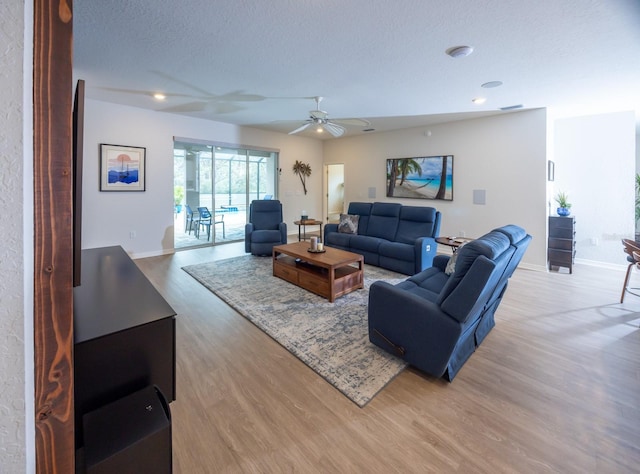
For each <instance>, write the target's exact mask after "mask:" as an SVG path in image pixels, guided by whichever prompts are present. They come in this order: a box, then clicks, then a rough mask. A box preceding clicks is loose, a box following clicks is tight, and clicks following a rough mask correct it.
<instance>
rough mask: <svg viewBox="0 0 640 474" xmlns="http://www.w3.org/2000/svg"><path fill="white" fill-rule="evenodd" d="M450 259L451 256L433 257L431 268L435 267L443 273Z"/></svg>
mask: <svg viewBox="0 0 640 474" xmlns="http://www.w3.org/2000/svg"><path fill="white" fill-rule="evenodd" d="M450 259H451V255H436V256H435V257H433V265H432V266H433V267H436V268H437V269H439V270H440V271H441V272H444V271H445V269H446V268H447V263H449V260H450Z"/></svg>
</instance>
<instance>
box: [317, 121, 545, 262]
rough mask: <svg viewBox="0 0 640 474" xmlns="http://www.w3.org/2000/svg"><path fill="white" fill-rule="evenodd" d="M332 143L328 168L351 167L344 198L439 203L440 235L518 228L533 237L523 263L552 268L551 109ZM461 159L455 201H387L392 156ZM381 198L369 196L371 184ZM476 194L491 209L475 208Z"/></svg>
mask: <svg viewBox="0 0 640 474" xmlns="http://www.w3.org/2000/svg"><path fill="white" fill-rule="evenodd" d="M428 129H429V130H430V131H431V135H430V136H427V135H425V132H426V130H427V128H414V129H408V130H400V131H394V132H387V133H378V134H372V135H364V136H358V137H352V138H348V137H347V138H344V139H340V140H329V141H328V142H326V143H325V153H324V157H325V163H345V201H346V202H347V203H348V202H351V201H389V202H400V203H402V204H406V205H413V206H421V205H426V206H433V207H435V208H437V209H438V210H439V211H441V212H442V225H441V229H440V234H441V235H461V234H462V233H464V234H465V235H466V236H468V237H472V236H480V235H482V234H485V233H486V232H488V231H490V230H491V229H493V228H495V227H498V226H501V225H505V224H517V225H520V226H522V227H524V228H525V229H526V230H527V232H529V233H530V234H531V235H532V236H533V241H532V243H531V245H530V247H529V249H528V250H527V253H526V254H525V256H524V259H523V265H525V266H529V267H532V268H537V269H544V268H545V267H546V216H547V206H546V176H547V174H546V173H547V171H546V170H547V168H546V167H547V165H546V147H547V144H546V134H547V120H546V111H545V110H534V111H526V112H517V113H510V114H504V115H498V116H494V117H488V118H480V119H474V120H465V121H460V122H451V123H447V124H441V125H432V126H430V127H428ZM443 154H446V155H454V178H453V180H454V184H453V193H454V199H453V201H440V200H438V201H436V200H419V199H398V198H387V197H386V196H385V181H386V159H387V158H405V157H414V156H428V155H443ZM372 186H374V187H375V188H376V198H375V199H369V198H368V191H369V187H372ZM473 190H485V191H486V204H485V205H478V204H473Z"/></svg>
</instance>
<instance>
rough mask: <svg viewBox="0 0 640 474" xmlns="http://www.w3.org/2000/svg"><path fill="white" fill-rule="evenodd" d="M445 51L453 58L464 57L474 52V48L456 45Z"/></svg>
mask: <svg viewBox="0 0 640 474" xmlns="http://www.w3.org/2000/svg"><path fill="white" fill-rule="evenodd" d="M445 52H446V53H447V54H448V55H449V56H451V57H452V58H463V57H465V56H469V55H470V54H471V53H473V48H472V47H471V46H454V47H453V48H449V49H447V50H446V51H445Z"/></svg>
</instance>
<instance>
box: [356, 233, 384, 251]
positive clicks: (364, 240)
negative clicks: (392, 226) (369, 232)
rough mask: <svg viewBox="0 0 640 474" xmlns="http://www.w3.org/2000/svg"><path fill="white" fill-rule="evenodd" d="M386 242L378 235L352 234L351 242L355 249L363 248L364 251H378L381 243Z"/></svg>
mask: <svg viewBox="0 0 640 474" xmlns="http://www.w3.org/2000/svg"><path fill="white" fill-rule="evenodd" d="M383 242H386V241H385V240H383V239H378V238H377V237H368V236H366V235H351V240H350V241H349V244H350V246H351V248H352V249H353V250H354V251H356V252H357V251H358V250H362V251H364V252H372V253H378V248H379V247H380V244H382V243H383Z"/></svg>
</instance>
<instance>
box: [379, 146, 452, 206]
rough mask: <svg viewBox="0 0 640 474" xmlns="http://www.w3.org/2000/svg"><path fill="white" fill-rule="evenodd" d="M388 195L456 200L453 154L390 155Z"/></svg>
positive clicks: (388, 160)
mask: <svg viewBox="0 0 640 474" xmlns="http://www.w3.org/2000/svg"><path fill="white" fill-rule="evenodd" d="M386 191H387V193H386V194H387V197H394V198H404V199H407V198H408V199H438V200H442V201H453V155H437V156H416V157H410V158H388V159H387V179H386Z"/></svg>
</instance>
